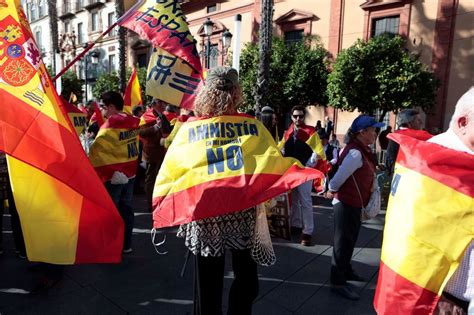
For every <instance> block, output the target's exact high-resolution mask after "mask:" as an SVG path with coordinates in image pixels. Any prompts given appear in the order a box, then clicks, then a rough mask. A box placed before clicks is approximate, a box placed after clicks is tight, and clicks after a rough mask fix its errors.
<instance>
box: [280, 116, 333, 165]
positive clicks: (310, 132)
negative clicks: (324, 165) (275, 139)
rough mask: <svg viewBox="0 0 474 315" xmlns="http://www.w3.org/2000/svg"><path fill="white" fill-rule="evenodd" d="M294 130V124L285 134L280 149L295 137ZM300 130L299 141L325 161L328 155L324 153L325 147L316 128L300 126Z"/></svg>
mask: <svg viewBox="0 0 474 315" xmlns="http://www.w3.org/2000/svg"><path fill="white" fill-rule="evenodd" d="M294 129H295V128H294V125H293V124H291V125H290V127H288V129H287V130H286V132H285V133H284V134H283V139H282V140H281V141H280V144H279V147H280V148H282V147H284V146H285V143H286V141H287V140H288V139H290V138H291V137H293V133H294ZM298 129H299V130H300V131H299V132H298V134H297V135H296V137H297V138H298V139H299V140H301V141H303V142H305V143H306V144H307V145H308V146H309V147H310V148H311V150H313V152H314V153H316V154H317V155H318V156H319V157H320V158H321V159H323V160H325V159H326V154H325V153H324V147H323V144H322V143H321V139H320V138H319V135H318V133H317V132H316V130H315V129H314V127H311V126H308V125H303V126H300V127H299V128H298Z"/></svg>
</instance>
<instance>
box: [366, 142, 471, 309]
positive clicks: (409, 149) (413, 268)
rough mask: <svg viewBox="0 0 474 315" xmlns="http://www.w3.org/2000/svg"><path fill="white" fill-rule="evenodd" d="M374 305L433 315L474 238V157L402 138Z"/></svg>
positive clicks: (378, 307)
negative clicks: (444, 289) (447, 283)
mask: <svg viewBox="0 0 474 315" xmlns="http://www.w3.org/2000/svg"><path fill="white" fill-rule="evenodd" d="M389 138H390V139H392V140H394V141H396V142H398V143H399V144H400V150H399V153H398V157H397V162H396V165H395V172H394V175H393V182H392V188H391V193H390V200H389V204H388V209H387V215H386V223H385V231H384V239H383V245H382V261H381V264H380V271H379V278H378V283H377V289H376V293H375V300H374V306H375V309H376V310H377V313H378V314H390V315H393V314H400V315H402V314H403V315H405V314H420V315H421V314H432V313H433V310H434V309H435V306H436V304H437V302H438V300H439V297H440V295H441V293H442V292H443V288H444V286H445V285H446V282H447V281H448V280H449V278H450V277H451V276H452V275H453V273H454V271H455V270H456V268H458V266H459V264H460V261H461V260H462V257H463V255H464V251H465V250H466V248H467V247H468V245H469V243H470V242H471V241H472V239H473V237H474V224H473V222H474V200H473V198H474V169H473V165H474V156H473V155H470V154H468V153H464V152H460V151H455V150H451V149H448V148H445V147H442V146H440V145H438V144H434V143H427V142H424V141H420V140H417V139H414V138H412V137H407V136H405V135H402V134H391V135H389Z"/></svg>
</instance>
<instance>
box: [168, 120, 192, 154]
mask: <svg viewBox="0 0 474 315" xmlns="http://www.w3.org/2000/svg"><path fill="white" fill-rule="evenodd" d="M189 118H190V116H188V115H179V116H178V117H177V118H176V119H175V123H174V126H173V129H172V130H171V133H170V134H169V135H168V136H167V137H166V138H165V143H164V147H165V148H166V149H168V148H169V146H170V145H171V142H173V140H174V138H175V137H176V134H177V133H178V130H179V128H181V126H182V125H183V124H184V123H185V122H186V121H187V120H188V119H189Z"/></svg>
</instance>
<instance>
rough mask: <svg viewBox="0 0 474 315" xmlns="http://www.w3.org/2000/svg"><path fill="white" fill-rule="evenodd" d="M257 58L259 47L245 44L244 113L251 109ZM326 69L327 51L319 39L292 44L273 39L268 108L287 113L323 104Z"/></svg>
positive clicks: (243, 76) (242, 83)
mask: <svg viewBox="0 0 474 315" xmlns="http://www.w3.org/2000/svg"><path fill="white" fill-rule="evenodd" d="M258 54H259V50H258V46H256V45H255V44H247V45H246V46H245V48H244V49H243V51H242V55H241V59H240V81H241V85H242V90H243V94H244V108H245V109H250V108H253V107H254V102H255V88H256V82H257V69H258V62H259V55H258ZM327 65H328V61H327V51H326V50H325V49H324V47H323V46H322V44H321V43H320V41H319V40H318V38H316V37H308V38H306V40H305V41H304V42H299V43H293V44H288V43H285V41H284V40H282V39H279V38H273V42H272V55H271V63H270V75H269V82H268V85H269V88H268V90H269V91H270V92H269V93H268V95H267V96H268V103H269V104H268V105H270V106H272V107H274V108H275V109H277V110H278V111H280V112H287V111H289V110H290V109H291V107H293V106H294V105H311V104H326V101H327V98H326V81H327V76H328V73H329V70H328V67H327Z"/></svg>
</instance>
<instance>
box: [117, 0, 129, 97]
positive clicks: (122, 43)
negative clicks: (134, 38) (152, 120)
mask: <svg viewBox="0 0 474 315" xmlns="http://www.w3.org/2000/svg"><path fill="white" fill-rule="evenodd" d="M124 12H125V7H124V0H115V14H116V16H117V18H119V17H121V16H122V15H123V14H124ZM126 35H127V30H126V29H125V28H124V27H121V26H120V28H119V31H118V36H119V40H118V42H119V79H120V90H121V91H122V92H124V91H125V87H126V84H127V76H126V69H127V64H126V55H125V51H126V48H127V39H126Z"/></svg>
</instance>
